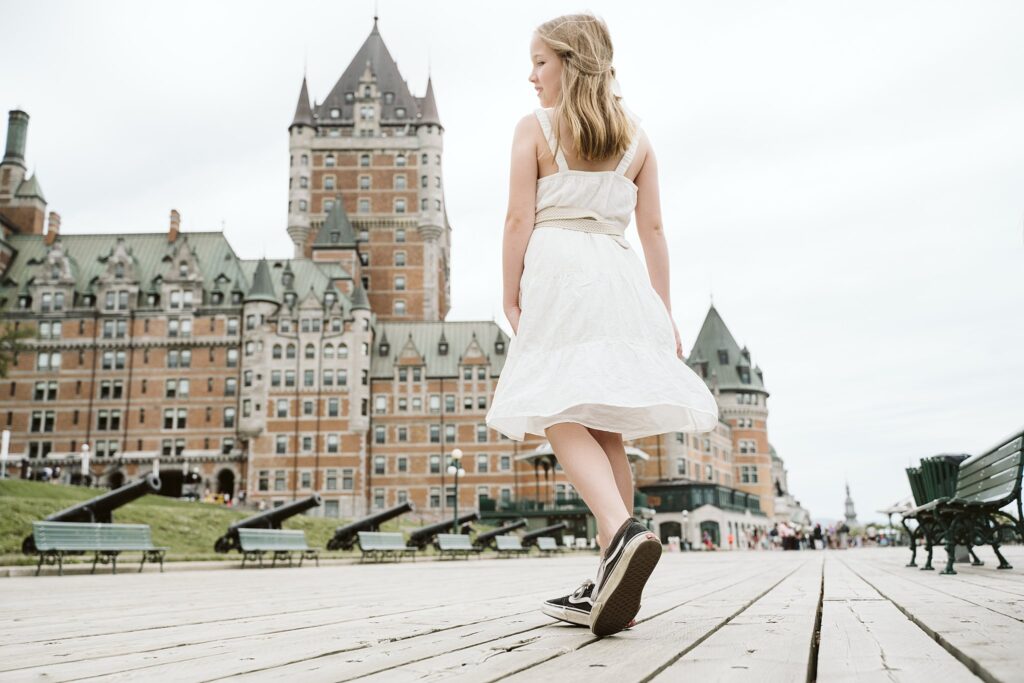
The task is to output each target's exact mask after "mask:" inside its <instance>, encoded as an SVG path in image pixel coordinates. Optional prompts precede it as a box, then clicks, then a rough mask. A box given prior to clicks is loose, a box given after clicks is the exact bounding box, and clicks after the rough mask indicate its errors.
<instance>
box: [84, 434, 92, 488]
mask: <svg viewBox="0 0 1024 683" xmlns="http://www.w3.org/2000/svg"><path fill="white" fill-rule="evenodd" d="M90 479H92V477H91V476H90V474H89V444H87V443H83V444H82V484H83V485H85V486H92V482H91V481H90Z"/></svg>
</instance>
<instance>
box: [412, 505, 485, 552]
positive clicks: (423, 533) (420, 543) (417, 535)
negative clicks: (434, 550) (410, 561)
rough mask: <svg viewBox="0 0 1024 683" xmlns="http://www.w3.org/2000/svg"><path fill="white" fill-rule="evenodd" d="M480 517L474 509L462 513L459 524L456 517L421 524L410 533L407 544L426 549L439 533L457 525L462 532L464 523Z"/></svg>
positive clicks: (457, 530) (456, 529)
mask: <svg viewBox="0 0 1024 683" xmlns="http://www.w3.org/2000/svg"><path fill="white" fill-rule="evenodd" d="M478 519H480V513H479V512H476V511H473V512H470V513H468V514H465V515H460V516H459V522H458V524H456V523H455V520H454V519H449V520H445V521H444V522H438V523H437V524H429V525H427V526H421V527H420V528H419V529H416V530H415V531H413V532H411V533H410V534H409V541H408V542H407V543H406V544H405V545H406V546H407V547H409V548H419V549H420V550H424V549H426V547H427V546H428V545H430V544H431V543H432V542H433V541H434V537H435V536H437V535H438V534H443V533H444V532H445V531H447V530H448V529H451V528H452V527H453V526H454V527H455V531H456V532H461V530H462V525H463V524H465V523H466V522H472V521H475V520H478Z"/></svg>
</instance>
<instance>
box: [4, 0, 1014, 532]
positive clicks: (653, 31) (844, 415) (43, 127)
mask: <svg viewBox="0 0 1024 683" xmlns="http://www.w3.org/2000/svg"><path fill="white" fill-rule="evenodd" d="M484 7H486V11H483V12H482V11H481V9H482V8H484ZM377 11H378V13H379V16H380V31H381V34H382V36H383V38H384V40H385V42H386V43H387V45H388V47H389V49H390V51H391V53H392V55H393V57H394V58H395V60H396V62H397V63H398V67H399V69H400V70H401V72H402V74H403V76H404V77H405V79H406V80H407V81H408V84H409V86H410V89H411V90H412V92H413V93H414V94H415V95H423V93H424V91H425V89H426V81H427V75H428V71H429V73H430V74H431V75H432V77H433V81H434V87H435V92H436V96H437V102H438V109H439V112H440V116H441V120H442V123H443V124H444V126H445V131H446V132H445V142H444V144H445V153H444V183H445V189H446V201H447V207H448V214H449V220H450V222H451V225H452V230H453V233H452V237H453V245H452V253H451V258H452V263H451V277H452V296H453V302H452V309H451V311H450V313H449V316H448V319H449V320H481V319H484V320H491V319H493V320H495V321H497V322H498V324H500V325H501V326H502V327H503V328H504V329H505V330H506V331H509V325H508V322H507V321H506V320H505V319H504V314H503V313H502V308H501V294H502V293H501V280H500V277H498V276H496V275H495V274H496V273H500V270H501V238H502V231H503V227H504V226H503V223H504V218H505V211H506V206H507V204H506V203H507V198H508V196H507V191H508V162H509V154H510V145H511V139H512V131H513V129H514V127H515V124H516V122H517V121H518V120H519V119H520V118H521V117H522V116H524V115H527V114H529V113H530V112H531V111H532V110H533V109H535V108H536V107H538V106H539V103H538V101H537V98H536V95H535V93H534V91H533V88H532V87H531V85H530V83H529V82H528V81H527V77H528V75H529V71H530V59H529V50H528V47H529V40H530V36H531V33H532V31H533V29H534V28H535V27H536V26H537V25H538V24H540V23H541V22H543V21H545V20H547V19H550V18H552V17H554V16H556V15H558V14H563V13H570V12H578V11H591V12H593V13H595V14H597V15H598V16H600V17H602V18H603V19H604V20H605V21H606V22H607V23H608V26H609V28H610V30H611V35H612V39H613V42H614V47H615V59H614V63H615V67H616V72H617V74H618V80H619V83H620V86H621V89H622V93H623V95H624V97H625V102H626V103H627V105H628V106H629V108H630V109H631V110H633V111H634V112H636V113H637V114H638V115H639V116H640V117H641V119H642V126H643V127H644V129H645V131H646V132H647V135H648V137H649V138H650V140H651V142H652V144H653V147H654V149H655V151H656V153H657V155H658V165H659V173H660V176H659V182H660V186H661V202H662V216H663V219H664V224H665V230H666V237H667V241H668V245H669V258H670V263H671V300H672V310H673V316H674V318H675V321H676V324H677V326H678V328H679V331H680V334H681V336H682V339H683V351H684V353H687V354H688V353H689V351H690V348H691V347H692V344H693V341H694V339H695V337H696V335H697V332H698V331H699V329H700V325H701V322H702V321H703V319H704V316H705V314H706V313H707V309H708V306H709V303H710V302H711V301H712V300H713V301H714V304H715V307H716V308H717V309H718V310H719V312H720V313H721V315H722V317H723V318H724V320H725V322H726V323H727V325H728V326H729V328H730V330H731V331H732V333H733V335H734V336H735V337H736V339H737V341H738V342H739V343H740V345H741V346H742V345H744V344H746V345H747V346H748V347H749V348H750V351H751V355H752V360H753V362H754V363H755V364H758V365H760V366H761V368H762V370H763V371H764V377H765V384H766V387H767V389H768V391H769V392H770V397H769V399H768V407H769V411H770V412H769V420H768V431H769V434H768V436H769V440H770V442H771V443H772V445H773V446H774V447H775V449H776V451H777V452H778V454H779V455H780V456H781V457H782V458H783V459H784V460H785V462H786V467H787V469H788V471H789V484H790V489H791V491H792V492H793V494H794V495H795V496H796V497H797V498H798V499H799V500H800V501H801V502H802V503H803V504H804V505H805V506H806V507H807V508H808V509H810V511H811V513H812V515H813V516H814V517H815V518H818V519H836V518H839V517H841V515H842V513H843V502H844V497H845V491H844V483H845V482H847V481H848V482H849V485H850V489H851V492H852V495H853V499H854V501H855V503H856V509H857V512H858V515H859V517H860V519H861V520H873V519H883V518H884V517H883V516H882V515H879V514H877V513H876V512H875V511H876V510H878V509H879V508H883V507H886V506H888V505H890V504H892V503H894V502H896V501H898V500H900V499H903V498H905V497H906V496H908V495H909V487H908V485H907V481H906V475H905V473H904V468H905V467H907V466H909V465H913V464H916V463H917V462H918V460H919V458H921V457H923V456H929V455H934V454H938V453H978V452H981V451H983V450H985V449H987V448H989V447H991V446H992V445H994V444H995V442H996V441H998V440H999V439H1001V438H1003V437H1005V436H1009V435H1010V434H1011V433H1013V432H1014V431H1015V430H1016V431H1019V430H1021V429H1024V384H1022V380H1024V267H1022V265H1024V264H1022V257H1024V125H1022V123H1024V41H1022V40H1021V39H1020V27H1021V26H1024V4H1021V3H1018V2H1009V1H1004V2H999V1H991V2H984V3H977V2H967V1H964V2H958V3H954V2H941V1H938V2H937V1H929V2H916V1H915V2H909V1H899V2H892V1H885V2H878V1H865V2H858V3H848V2H826V1H821V0H815V1H813V2H812V1H806V2H771V3H765V2H754V1H751V2H730V3H697V2H643V3H638V2H633V3H625V2H614V1H609V2H605V1H597V0H590V1H589V2H588V3H587V4H585V5H579V4H576V3H568V2H562V1H560V0H545V1H544V2H536V1H532V0H530V1H524V0H517V2H514V3H513V2H500V3H499V2H493V3H492V2H489V3H480V2H468V1H458V2H447V1H446V2H440V1H436V0H435V1H425V0H416V1H415V2H409V1H405V0H402V1H399V0H379V1H378V3H377ZM373 14H374V2H373V0H364V1H360V2H348V1H346V2H330V3H328V2H309V1H298V2H289V3H287V4H286V3H261V2H245V3H243V2H216V3H211V2H202V3H200V2H192V1H188V0H175V1H174V2H146V3H128V2H113V1H110V2H90V3H86V2H53V1H50V0H42V1H40V2H33V3H24V2H13V1H11V0H0V21H2V23H3V24H4V25H6V26H9V27H15V29H16V30H10V31H7V32H6V33H5V39H4V50H5V51H6V52H7V54H6V59H5V60H4V66H3V67H0V105H2V107H3V111H8V110H10V109H13V108H22V109H24V110H25V111H27V112H28V113H29V115H30V117H31V120H30V122H29V132H28V148H27V158H28V165H29V168H30V169H34V170H36V171H37V172H38V174H39V181H40V183H41V185H42V188H43V191H44V193H45V195H46V198H47V200H48V202H49V209H50V210H54V211H57V212H59V213H60V214H61V219H62V221H61V231H62V232H63V233H66V234H69V233H96V232H110V233H117V232H128V231H131V232H150V231H153V232H162V231H166V230H167V225H168V214H169V212H170V210H171V209H172V208H175V209H178V210H179V211H180V212H181V215H182V228H183V230H185V231H189V230H224V232H225V233H226V235H227V238H228V239H229V241H230V242H231V244H232V245H233V246H234V248H235V250H236V251H237V252H238V254H239V255H240V256H242V257H243V258H258V257H261V256H267V257H270V258H288V257H291V256H292V254H293V249H292V245H291V242H290V240H289V238H288V235H287V232H286V226H287V220H286V212H287V186H288V180H287V179H288V131H287V128H288V124H289V123H290V122H291V119H292V114H293V112H294V110H295V103H296V99H297V96H298V91H299V87H300V85H301V81H302V77H303V73H305V74H306V75H307V76H308V79H309V86H310V94H311V97H313V98H314V99H317V100H322V99H323V98H324V97H325V96H326V95H327V93H328V92H329V90H330V89H331V87H332V86H333V84H334V83H335V81H336V80H337V79H338V78H339V77H340V76H341V73H342V71H343V70H344V68H345V66H346V65H347V64H348V63H349V61H350V60H351V58H352V57H353V55H354V54H355V52H356V50H357V49H358V48H359V46H360V45H361V44H362V42H363V40H364V39H365V38H366V36H367V35H368V33H369V32H370V29H371V28H372V25H373ZM626 234H627V238H628V239H630V241H631V242H632V243H633V244H634V246H635V247H636V248H637V252H638V254H641V255H642V250H641V249H640V248H639V247H640V245H639V241H638V240H637V239H636V233H635V228H634V227H633V226H631V227H630V228H629V230H627V233H626Z"/></svg>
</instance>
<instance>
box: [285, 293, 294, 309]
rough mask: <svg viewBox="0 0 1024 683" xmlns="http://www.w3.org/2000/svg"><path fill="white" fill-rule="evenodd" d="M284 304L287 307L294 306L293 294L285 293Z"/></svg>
mask: <svg viewBox="0 0 1024 683" xmlns="http://www.w3.org/2000/svg"><path fill="white" fill-rule="evenodd" d="M284 302H285V304H287V305H288V306H294V305H295V292H285V295H284Z"/></svg>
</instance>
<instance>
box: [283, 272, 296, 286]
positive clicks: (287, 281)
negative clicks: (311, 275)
mask: <svg viewBox="0 0 1024 683" xmlns="http://www.w3.org/2000/svg"><path fill="white" fill-rule="evenodd" d="M293 280H294V275H293V274H292V273H291V272H285V273H282V274H281V284H283V285H284V286H285V287H291V286H292V281H293Z"/></svg>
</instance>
